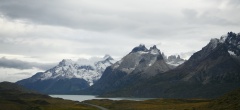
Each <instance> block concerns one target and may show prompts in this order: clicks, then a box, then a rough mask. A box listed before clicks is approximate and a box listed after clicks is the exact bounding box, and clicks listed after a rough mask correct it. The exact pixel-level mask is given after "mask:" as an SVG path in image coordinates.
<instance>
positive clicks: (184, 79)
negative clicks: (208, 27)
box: [96, 32, 240, 98]
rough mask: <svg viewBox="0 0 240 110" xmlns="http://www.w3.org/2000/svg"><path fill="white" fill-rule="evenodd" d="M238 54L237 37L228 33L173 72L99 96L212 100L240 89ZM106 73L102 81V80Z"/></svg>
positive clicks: (237, 35) (239, 37)
mask: <svg viewBox="0 0 240 110" xmlns="http://www.w3.org/2000/svg"><path fill="white" fill-rule="evenodd" d="M239 52H240V34H235V33H233V32H229V33H228V34H227V35H226V36H222V37H221V38H220V39H217V38H215V39H211V41H210V42H209V43H208V44H207V45H206V46H205V47H203V48H202V49H201V50H200V51H198V52H196V53H194V54H193V55H192V56H191V57H190V59H189V60H188V61H186V62H184V63H183V64H181V65H179V66H178V67H176V68H175V69H172V70H169V71H167V72H157V73H155V74H156V75H155V76H154V77H150V78H148V79H147V80H143V81H139V82H135V83H134V84H131V85H128V86H125V87H124V88H121V89H118V90H115V91H111V92H107V93H103V94H100V95H101V96H108V97H161V98H215V97H218V96H221V95H223V94H224V93H226V92H228V91H231V90H233V89H235V88H238V87H240V83H239V82H240V60H239V59H240V56H239V55H240V54H239ZM158 68H160V67H158ZM105 72H106V71H105ZM105 72H104V73H103V77H102V78H101V79H103V78H104V76H105V74H106V73H105ZM145 73H152V71H151V70H147V71H145ZM101 79H100V80H101ZM100 80H99V81H100ZM96 84H97V83H96Z"/></svg>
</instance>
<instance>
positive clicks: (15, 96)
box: [0, 82, 96, 110]
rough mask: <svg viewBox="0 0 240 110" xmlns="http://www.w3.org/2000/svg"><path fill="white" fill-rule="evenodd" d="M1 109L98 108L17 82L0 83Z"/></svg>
mask: <svg viewBox="0 0 240 110" xmlns="http://www.w3.org/2000/svg"><path fill="white" fill-rule="evenodd" d="M0 110H96V108H94V107H89V106H86V105H82V104H79V103H76V102H74V101H67V100H63V99H59V98H51V97H50V96H47V95H43V94H39V93H36V92H33V91H30V90H27V89H25V88H23V87H21V86H19V85H17V84H15V83H10V82H1V83H0Z"/></svg>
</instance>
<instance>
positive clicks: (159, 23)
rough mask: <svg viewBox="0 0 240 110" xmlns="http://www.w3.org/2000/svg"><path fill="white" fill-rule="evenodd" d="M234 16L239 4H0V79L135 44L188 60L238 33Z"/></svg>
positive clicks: (60, 0) (25, 0) (205, 0)
mask: <svg viewBox="0 0 240 110" xmlns="http://www.w3.org/2000/svg"><path fill="white" fill-rule="evenodd" d="M239 12H240V0H0V81H13V82H14V81H16V80H19V79H22V78H26V77H29V76H31V75H33V74H35V73H36V72H37V71H44V70H46V69H47V68H48V67H51V66H53V65H54V64H56V63H57V62H59V61H60V60H62V59H73V60H76V59H78V58H90V57H93V56H94V57H102V56H104V55H105V54H109V55H111V56H113V57H114V58H121V57H123V56H124V55H126V54H127V53H128V52H130V51H131V49H132V48H133V47H135V46H138V45H139V44H145V45H146V46H147V47H148V48H149V47H150V46H153V45H157V47H158V48H159V49H160V50H161V51H162V52H164V53H165V54H166V55H171V54H180V55H181V56H182V57H184V58H187V57H189V56H190V55H191V54H192V53H193V52H195V51H198V50H200V49H201V48H202V47H203V46H205V45H206V44H207V43H208V42H209V40H210V39H211V38H219V37H220V36H222V35H224V34H226V33H227V32H229V31H233V32H236V33H238V32H240V31H239V30H240V14H239ZM19 65H21V66H19Z"/></svg>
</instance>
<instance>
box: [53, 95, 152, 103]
mask: <svg viewBox="0 0 240 110" xmlns="http://www.w3.org/2000/svg"><path fill="white" fill-rule="evenodd" d="M50 96H51V97H56V98H63V99H68V100H73V101H80V102H81V101H84V100H91V99H110V100H134V101H143V100H148V99H150V98H100V97H97V96H94V95H50Z"/></svg>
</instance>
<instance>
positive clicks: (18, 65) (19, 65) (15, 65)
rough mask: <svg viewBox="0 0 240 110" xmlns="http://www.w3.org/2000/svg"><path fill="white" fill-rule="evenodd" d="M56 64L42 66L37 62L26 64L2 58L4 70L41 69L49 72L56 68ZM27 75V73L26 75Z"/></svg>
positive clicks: (0, 64) (1, 65) (1, 63)
mask: <svg viewBox="0 0 240 110" xmlns="http://www.w3.org/2000/svg"><path fill="white" fill-rule="evenodd" d="M55 65H56V64H41V63H36V62H25V61H21V60H16V59H7V58H5V57H2V58H0V67H2V68H15V69H20V70H24V69H32V68H34V67H35V68H39V69H41V70H47V69H50V68H52V67H53V66H55ZM24 74H25V73H24Z"/></svg>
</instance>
